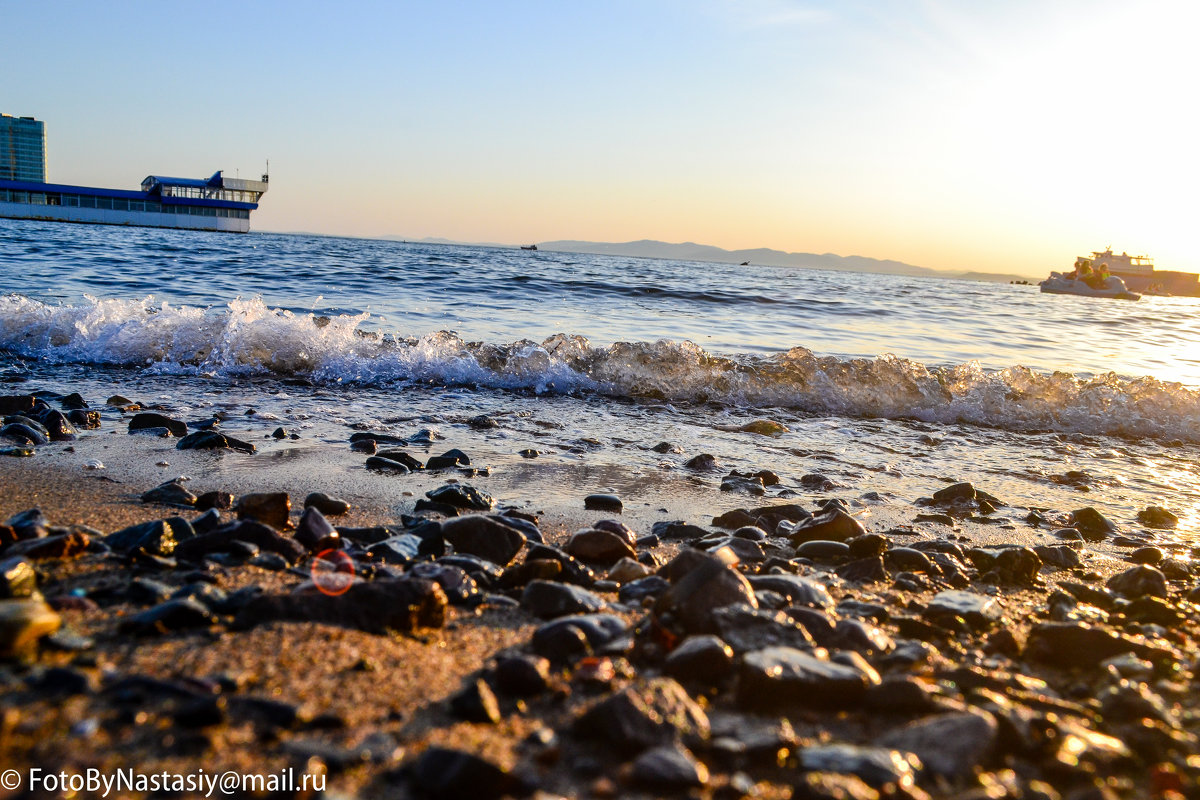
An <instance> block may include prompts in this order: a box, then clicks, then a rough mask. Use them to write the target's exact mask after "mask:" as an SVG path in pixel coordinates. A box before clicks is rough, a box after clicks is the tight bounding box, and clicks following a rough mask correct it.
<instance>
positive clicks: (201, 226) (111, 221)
mask: <svg viewBox="0 0 1200 800" xmlns="http://www.w3.org/2000/svg"><path fill="white" fill-rule="evenodd" d="M0 217H5V218H8V219H34V220H42V221H46V222H81V223H85V224H88V225H130V226H136V227H142V228H176V229H180V230H194V231H222V232H227V233H246V232H248V231H249V230H250V220H249V219H242V218H235V217H206V216H193V215H191V214H178V213H165V212H158V211H117V210H113V209H105V208H72V207H69V206H45V205H31V204H29V203H9V202H2V201H0Z"/></svg>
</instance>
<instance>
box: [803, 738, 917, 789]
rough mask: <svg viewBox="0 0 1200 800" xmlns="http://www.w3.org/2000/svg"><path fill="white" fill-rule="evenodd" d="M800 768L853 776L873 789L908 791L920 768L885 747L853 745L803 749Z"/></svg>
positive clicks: (910, 758)
mask: <svg viewBox="0 0 1200 800" xmlns="http://www.w3.org/2000/svg"><path fill="white" fill-rule="evenodd" d="M799 760H800V768H801V769H803V770H806V771H809V772H829V773H836V774H840V775H853V776H855V777H857V778H860V779H861V780H862V781H863V782H864V783H866V784H868V785H869V786H872V787H874V788H882V787H885V786H888V785H889V784H890V785H892V786H894V787H896V788H897V789H901V790H905V791H906V792H907V791H908V790H911V789H912V788H913V786H914V785H915V784H916V779H917V772H918V770H920V768H921V763H920V760H919V759H917V757H916V756H914V755H911V754H906V753H901V752H899V751H898V750H892V749H890V748H887V747H860V746H857V745H852V744H821V745H815V746H812V747H805V748H804V749H802V750H801V751H800V753H799Z"/></svg>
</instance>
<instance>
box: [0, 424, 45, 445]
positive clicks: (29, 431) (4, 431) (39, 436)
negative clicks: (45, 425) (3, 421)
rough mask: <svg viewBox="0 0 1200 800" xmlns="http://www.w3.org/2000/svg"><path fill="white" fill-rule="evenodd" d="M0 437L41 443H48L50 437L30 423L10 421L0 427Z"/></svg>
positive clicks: (29, 443)
mask: <svg viewBox="0 0 1200 800" xmlns="http://www.w3.org/2000/svg"><path fill="white" fill-rule="evenodd" d="M0 438H3V439H8V440H9V441H11V442H16V443H17V444H28V445H39V444H48V443H49V442H50V437H49V436H48V435H46V434H45V433H42V432H41V431H39V430H36V429H35V428H33V427H32V426H30V425H25V424H23V423H20V422H10V423H8V424H7V425H5V426H4V427H0Z"/></svg>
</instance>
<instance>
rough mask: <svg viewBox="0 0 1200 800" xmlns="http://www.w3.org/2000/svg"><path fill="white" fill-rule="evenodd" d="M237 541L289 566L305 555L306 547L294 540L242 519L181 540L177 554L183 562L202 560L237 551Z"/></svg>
mask: <svg viewBox="0 0 1200 800" xmlns="http://www.w3.org/2000/svg"><path fill="white" fill-rule="evenodd" d="M235 542H247V543H249V544H253V545H254V546H255V547H257V548H258V549H259V550H261V551H264V552H268V553H278V554H279V555H281V556H283V557H284V558H286V559H287V560H288V561H289V562H290V563H295V562H297V561H299V560H300V558H301V557H303V556H304V553H305V550H304V547H303V546H302V545H301V544H300V543H299V542H297V541H296V540H295V539H292V538H289V537H286V536H282V535H280V534H279V533H278V532H276V531H275V530H274V529H272V528H270V527H268V526H267V525H264V524H263V523H261V522H258V521H256V520H239V521H237V522H231V523H229V524H228V525H223V526H221V527H220V528H217V529H216V530H213V531H211V532H209V533H205V534H201V535H198V536H194V537H192V538H190V539H187V540H185V541H181V542H180V543H179V544H178V545H176V547H175V550H174V555H175V556H176V557H177V558H180V559H188V560H192V561H199V560H200V559H201V558H204V557H205V556H208V555H211V554H213V553H228V552H230V550H231V549H235V550H236V549H237V548H238V547H239V546H238V545H235V544H234V543H235Z"/></svg>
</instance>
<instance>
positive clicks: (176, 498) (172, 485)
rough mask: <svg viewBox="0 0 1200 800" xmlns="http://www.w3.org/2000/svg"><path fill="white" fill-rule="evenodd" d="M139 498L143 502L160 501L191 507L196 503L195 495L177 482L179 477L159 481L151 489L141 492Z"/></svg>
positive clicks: (166, 503) (169, 504) (171, 504)
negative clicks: (164, 481)
mask: <svg viewBox="0 0 1200 800" xmlns="http://www.w3.org/2000/svg"><path fill="white" fill-rule="evenodd" d="M141 500H142V502H143V503H162V504H164V505H168V506H188V507H191V506H194V505H196V495H194V494H192V493H191V492H189V491H188V490H187V489H185V488H184V486H183V484H182V483H180V482H179V478H174V479H172V480H169V481H167V482H166V483H160V484H159V485H158V486H155V487H154V488H153V489H149V490H147V491H145V492H142V497H141Z"/></svg>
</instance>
